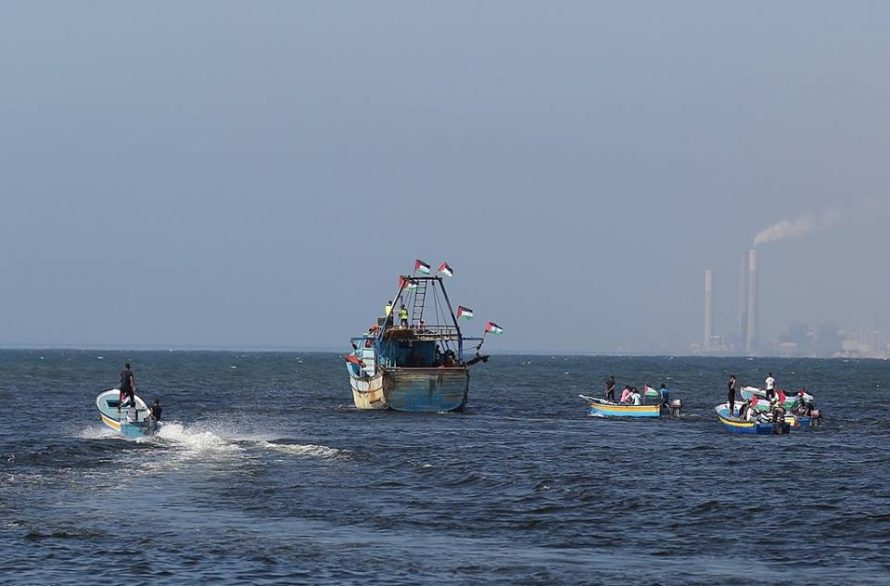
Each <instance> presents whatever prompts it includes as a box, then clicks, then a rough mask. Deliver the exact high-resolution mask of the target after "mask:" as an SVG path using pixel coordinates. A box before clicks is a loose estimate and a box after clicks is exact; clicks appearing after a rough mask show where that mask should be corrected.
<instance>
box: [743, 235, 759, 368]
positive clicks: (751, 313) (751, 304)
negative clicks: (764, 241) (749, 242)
mask: <svg viewBox="0 0 890 586" xmlns="http://www.w3.org/2000/svg"><path fill="white" fill-rule="evenodd" d="M746 334H747V335H746V336H745V353H746V354H747V355H748V356H751V355H752V354H754V352H756V351H757V251H756V250H755V249H753V248H752V249H751V250H749V251H748V328H747V332H746Z"/></svg>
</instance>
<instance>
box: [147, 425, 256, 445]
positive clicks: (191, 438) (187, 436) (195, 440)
mask: <svg viewBox="0 0 890 586" xmlns="http://www.w3.org/2000/svg"><path fill="white" fill-rule="evenodd" d="M146 441H159V442H161V443H165V444H172V445H174V446H176V447H181V448H185V449H187V450H190V451H195V452H208V451H212V452H238V451H241V447H239V446H238V445H237V443H235V442H233V441H231V440H227V439H225V438H223V437H220V436H219V435H217V434H215V433H213V432H212V431H209V430H206V429H200V428H193V427H191V426H188V427H187V426H185V425H183V424H181V423H176V422H173V421H171V422H165V423H164V424H163V425H162V426H161V429H160V430H159V431H158V433H157V435H155V437H154V438H146Z"/></svg>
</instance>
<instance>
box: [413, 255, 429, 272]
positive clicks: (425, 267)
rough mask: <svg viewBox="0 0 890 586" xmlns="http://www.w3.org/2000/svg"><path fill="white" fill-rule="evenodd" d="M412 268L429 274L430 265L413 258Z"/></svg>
mask: <svg viewBox="0 0 890 586" xmlns="http://www.w3.org/2000/svg"><path fill="white" fill-rule="evenodd" d="M414 270H415V271H420V272H421V273H423V274H424V275H428V274H430V265H428V264H426V263H425V262H423V261H422V260H420V259H419V258H417V259H414Z"/></svg>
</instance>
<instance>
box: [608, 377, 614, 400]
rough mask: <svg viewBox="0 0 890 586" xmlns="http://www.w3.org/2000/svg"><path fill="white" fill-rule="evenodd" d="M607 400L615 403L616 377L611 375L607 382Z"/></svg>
mask: <svg viewBox="0 0 890 586" xmlns="http://www.w3.org/2000/svg"><path fill="white" fill-rule="evenodd" d="M606 400H607V401H612V402H613V403H614V402H615V375H614V374H610V375H609V378H608V379H607V380H606Z"/></svg>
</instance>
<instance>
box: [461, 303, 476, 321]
mask: <svg viewBox="0 0 890 586" xmlns="http://www.w3.org/2000/svg"><path fill="white" fill-rule="evenodd" d="M457 319H473V310H472V309H470V308H469V307H464V306H463V305H458V306H457Z"/></svg>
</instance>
